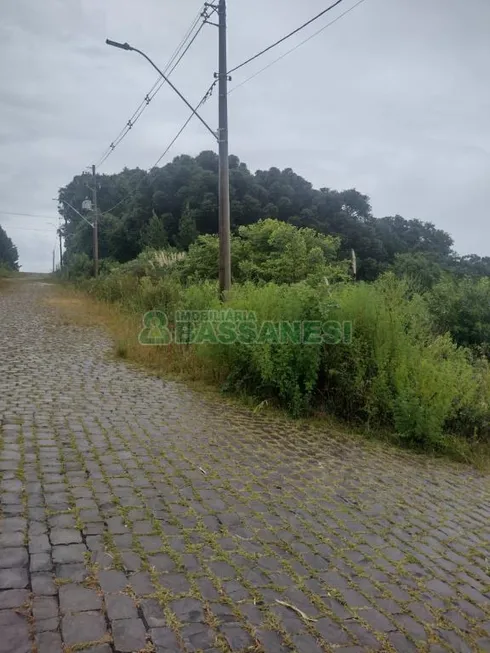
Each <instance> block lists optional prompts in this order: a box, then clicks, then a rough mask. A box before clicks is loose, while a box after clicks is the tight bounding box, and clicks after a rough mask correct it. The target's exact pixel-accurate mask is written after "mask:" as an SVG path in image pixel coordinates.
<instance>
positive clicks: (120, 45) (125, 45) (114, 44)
mask: <svg viewBox="0 0 490 653" xmlns="http://www.w3.org/2000/svg"><path fill="white" fill-rule="evenodd" d="M105 42H106V43H107V45H112V47H113V48H119V49H120V50H131V51H132V52H137V53H138V54H140V55H141V56H142V57H144V58H145V59H146V60H147V61H148V63H149V64H151V65H152V66H153V68H154V69H155V70H156V71H157V73H158V74H159V75H161V76H162V77H163V79H164V80H165V81H166V82H167V84H168V85H169V86H170V87H171V88H172V89H173V90H174V91H175V92H176V93H177V95H178V96H179V97H180V99H181V100H182V101H183V102H185V104H186V105H187V106H188V107H189V109H190V110H191V111H192V113H193V114H194V115H195V116H197V117H198V118H199V120H200V121H201V122H202V124H203V125H204V126H205V127H206V129H207V130H208V131H210V132H211V134H212V135H213V137H214V139H215V140H216V141H219V139H218V136H217V134H216V132H215V131H213V130H212V129H211V127H210V126H209V125H208V123H207V122H206V121H205V120H204V119H203V118H201V116H200V115H199V114H198V113H197V110H196V109H194V107H193V106H192V104H191V103H190V102H188V101H187V100H186V99H185V97H184V96H183V95H182V93H181V92H180V91H179V90H178V89H177V88H176V87H175V86H174V85H173V84H172V82H171V81H170V80H169V78H168V77H167V76H166V75H164V74H163V72H162V71H161V70H160V68H159V67H158V66H157V65H156V64H155V63H154V62H153V61H152V60H151V59H150V57H149V56H148V55H147V54H145V53H144V52H143V51H142V50H138V48H133V46H131V45H129V43H119V42H118V41H111V40H110V39H106V40H105Z"/></svg>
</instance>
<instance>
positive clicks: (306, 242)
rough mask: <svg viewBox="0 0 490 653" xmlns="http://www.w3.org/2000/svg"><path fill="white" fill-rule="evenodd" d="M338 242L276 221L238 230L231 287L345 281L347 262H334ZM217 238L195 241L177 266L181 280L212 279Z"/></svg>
mask: <svg viewBox="0 0 490 653" xmlns="http://www.w3.org/2000/svg"><path fill="white" fill-rule="evenodd" d="M339 248H340V240H339V239H338V238H333V237H332V236H325V235H323V234H320V233H318V232H317V231H315V230H313V229H307V228H298V227H295V226H293V225H291V224H287V223H285V222H280V221H279V220H272V219H267V220H260V221H259V222H257V223H255V224H252V225H248V226H243V227H240V228H239V230H238V233H237V234H234V235H233V236H232V238H231V252H232V265H233V267H232V276H233V279H234V281H235V282H238V283H245V282H247V281H253V282H255V283H269V282H274V283H279V284H281V283H285V284H291V283H298V282H300V281H304V280H307V281H308V282H309V283H310V284H312V285H313V284H317V283H319V282H323V279H324V278H325V277H326V278H327V279H329V280H330V281H339V280H346V279H348V278H349V272H348V265H349V264H348V262H347V261H344V262H339V261H338V260H337V257H338V251H339ZM218 252H219V242H218V237H217V236H211V235H206V236H199V238H198V239H197V240H196V242H195V243H193V244H192V245H191V246H190V248H189V253H188V256H187V257H186V259H185V261H184V263H183V265H182V266H181V274H182V278H183V279H186V280H193V281H202V280H204V279H216V278H217V276H218Z"/></svg>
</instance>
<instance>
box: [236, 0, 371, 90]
mask: <svg viewBox="0 0 490 653" xmlns="http://www.w3.org/2000/svg"><path fill="white" fill-rule="evenodd" d="M365 1H366V0H359V1H358V2H356V4H354V5H352V7H349V9H346V11H344V12H343V13H341V14H340V15H339V16H337V17H336V18H334V19H333V20H331V21H330V22H329V23H327V24H326V25H324V26H323V27H322V28H320V29H319V30H317V31H316V32H314V33H313V34H310V36H308V37H307V38H306V39H304V40H303V41H300V42H299V43H298V44H297V45H295V46H294V47H293V48H291V49H290V50H287V51H286V52H284V53H283V54H281V56H280V57H277V59H274V61H271V62H270V63H268V64H267V66H264V67H263V68H261V69H260V70H258V71H257V72H256V73H254V74H253V75H250V77H247V79H245V80H243V82H240V83H239V84H237V85H236V86H234V87H233V88H232V89H230V91H229V93H228V95H229V94H230V93H233V91H236V89H237V88H240V87H241V86H244V85H245V84H247V82H249V81H250V80H252V79H254V78H255V77H257V75H260V74H261V73H263V72H264V71H265V70H267V69H268V68H270V67H271V66H273V65H274V64H276V63H277V62H278V61H281V60H282V59H284V58H285V57H287V55H288V54H291V52H294V51H295V50H297V49H298V48H300V47H301V46H302V45H304V44H305V43H308V41H311V40H312V39H314V38H315V36H318V35H319V34H321V33H322V32H324V31H325V30H326V29H327V27H330V26H331V25H333V24H334V23H336V22H337V21H338V20H340V19H341V18H343V17H344V16H346V15H347V14H349V13H350V12H351V11H353V10H354V9H355V8H356V7H358V6H359V5H362V3H363V2H365Z"/></svg>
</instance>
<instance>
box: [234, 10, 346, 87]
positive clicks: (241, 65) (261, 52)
mask: <svg viewBox="0 0 490 653" xmlns="http://www.w3.org/2000/svg"><path fill="white" fill-rule="evenodd" d="M341 2H343V0H336V2H334V3H333V4H331V5H330V7H327V8H326V9H324V10H323V11H321V12H320V13H319V14H317V15H316V16H314V17H313V18H310V20H308V21H306V23H303V25H300V26H299V27H297V28H296V29H295V30H293V31H292V32H289V34H286V36H283V37H282V39H279V40H278V41H275V43H272V45H269V46H268V47H266V48H264V49H263V50H261V51H260V52H257V54H254V55H253V57H250V58H249V59H247V60H246V61H243V62H242V63H241V64H239V65H238V66H235V67H234V68H232V69H231V70H229V71H228V74H229V75H230V74H231V73H234V72H235V71H236V70H238V69H239V68H243V66H246V65H247V64H249V63H251V62H252V61H254V60H255V59H258V58H259V57H261V56H262V55H263V54H265V53H266V52H269V50H272V48H275V47H276V46H278V45H280V44H281V43H284V41H286V40H287V39H289V38H291V36H294V35H295V34H297V33H298V32H300V31H301V30H302V29H304V28H305V27H308V25H311V23H313V22H315V20H318V19H319V18H321V17H322V16H324V15H325V14H326V13H327V12H328V11H331V10H332V9H334V8H335V7H336V6H337V5H339V4H340V3H341Z"/></svg>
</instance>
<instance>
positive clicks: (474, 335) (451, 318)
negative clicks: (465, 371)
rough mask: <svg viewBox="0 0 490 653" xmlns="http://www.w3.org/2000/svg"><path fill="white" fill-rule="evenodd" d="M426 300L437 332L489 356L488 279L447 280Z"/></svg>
mask: <svg viewBox="0 0 490 653" xmlns="http://www.w3.org/2000/svg"><path fill="white" fill-rule="evenodd" d="M426 301H427V306H428V310H429V311H430V314H431V316H432V319H433V322H434V326H435V328H436V329H437V331H438V332H439V333H446V332H449V333H450V334H451V336H452V337H453V339H454V341H455V342H456V343H457V344H458V345H461V346H464V347H471V348H472V349H473V350H474V351H476V352H478V353H483V354H485V355H487V356H488V355H489V354H490V348H489V343H490V278H488V277H485V278H482V279H474V278H465V279H461V280H457V279H454V278H448V279H446V280H444V281H442V282H441V283H439V284H437V285H436V286H434V288H433V289H432V291H431V292H430V294H428V296H427V299H426Z"/></svg>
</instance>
